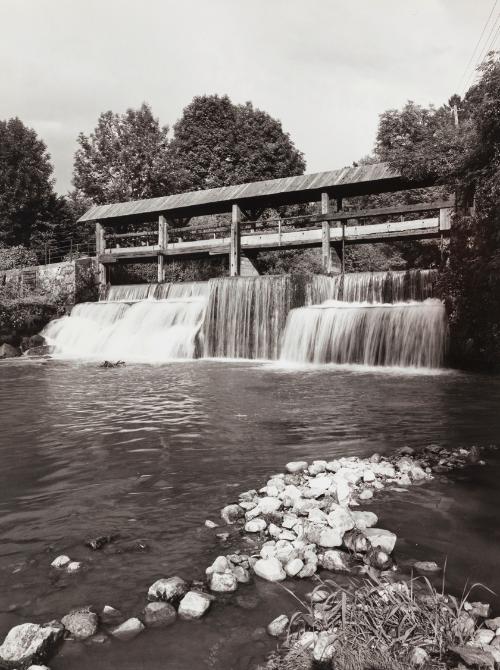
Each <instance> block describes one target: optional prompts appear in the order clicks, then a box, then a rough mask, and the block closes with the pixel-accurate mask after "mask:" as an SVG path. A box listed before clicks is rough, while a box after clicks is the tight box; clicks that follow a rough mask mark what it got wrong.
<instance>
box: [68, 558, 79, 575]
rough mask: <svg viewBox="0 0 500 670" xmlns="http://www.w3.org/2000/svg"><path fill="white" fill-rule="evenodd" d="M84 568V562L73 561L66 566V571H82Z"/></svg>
mask: <svg viewBox="0 0 500 670" xmlns="http://www.w3.org/2000/svg"><path fill="white" fill-rule="evenodd" d="M81 569H82V563H80V561H71V562H70V563H68V565H67V566H66V571H67V572H69V573H74V572H80V570H81Z"/></svg>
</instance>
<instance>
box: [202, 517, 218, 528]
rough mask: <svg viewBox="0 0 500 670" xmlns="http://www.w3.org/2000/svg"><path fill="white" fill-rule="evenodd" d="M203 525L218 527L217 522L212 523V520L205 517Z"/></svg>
mask: <svg viewBox="0 0 500 670" xmlns="http://www.w3.org/2000/svg"><path fill="white" fill-rule="evenodd" d="M205 526H206V527H207V528H218V524H216V523H214V522H213V521H210V519H207V520H206V521H205Z"/></svg>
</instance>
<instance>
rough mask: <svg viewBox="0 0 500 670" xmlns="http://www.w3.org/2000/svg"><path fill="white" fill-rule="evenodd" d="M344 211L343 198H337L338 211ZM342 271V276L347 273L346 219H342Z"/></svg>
mask: <svg viewBox="0 0 500 670" xmlns="http://www.w3.org/2000/svg"><path fill="white" fill-rule="evenodd" d="M341 211H342V198H341V197H339V198H337V212H341ZM340 271H341V273H342V276H343V275H344V273H345V221H342V247H341V251H340Z"/></svg>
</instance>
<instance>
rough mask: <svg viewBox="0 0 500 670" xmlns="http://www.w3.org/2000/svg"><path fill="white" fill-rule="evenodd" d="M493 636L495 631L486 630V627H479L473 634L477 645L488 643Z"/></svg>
mask: <svg viewBox="0 0 500 670" xmlns="http://www.w3.org/2000/svg"><path fill="white" fill-rule="evenodd" d="M494 637H495V633H494V632H493V631H492V630H488V629H487V628H480V629H479V630H478V631H476V634H475V635H474V644H478V645H486V644H489V643H490V642H491V641H492V640H493V638H494Z"/></svg>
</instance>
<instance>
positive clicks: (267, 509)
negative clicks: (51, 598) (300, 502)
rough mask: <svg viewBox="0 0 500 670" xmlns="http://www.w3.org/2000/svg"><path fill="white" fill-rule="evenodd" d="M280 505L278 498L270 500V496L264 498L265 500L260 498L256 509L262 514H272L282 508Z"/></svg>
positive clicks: (281, 503)
mask: <svg viewBox="0 0 500 670" xmlns="http://www.w3.org/2000/svg"><path fill="white" fill-rule="evenodd" d="M282 505H283V501H282V500H280V499H279V498H271V497H270V496H266V497H265V498H261V499H260V500H259V504H258V507H259V509H260V511H261V513H262V514H273V513H274V512H277V511H278V510H279V509H280V507H282Z"/></svg>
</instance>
